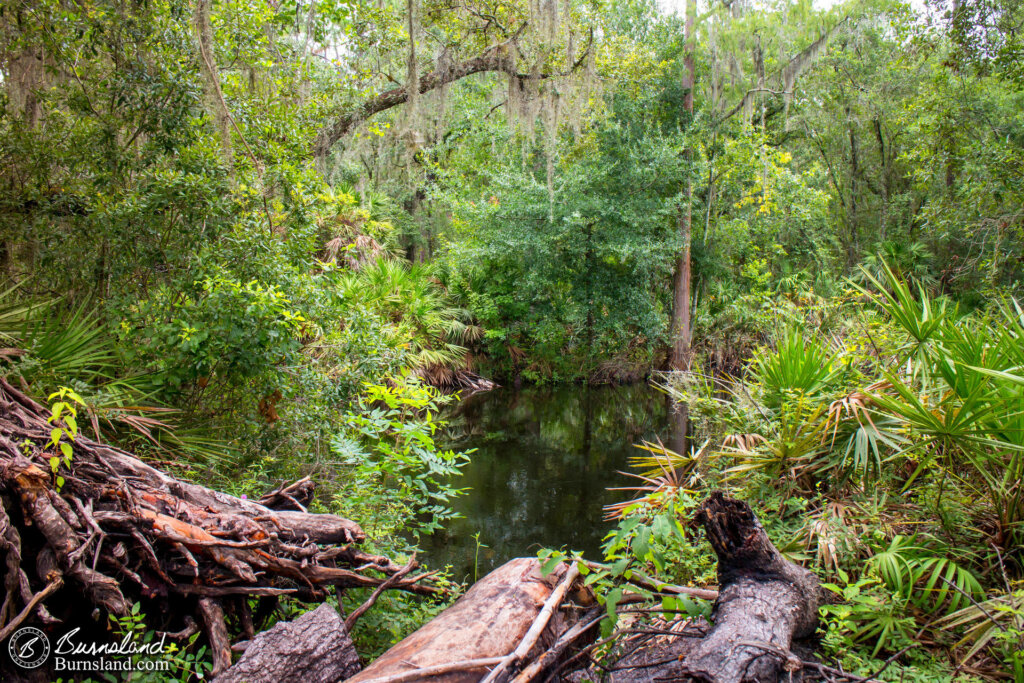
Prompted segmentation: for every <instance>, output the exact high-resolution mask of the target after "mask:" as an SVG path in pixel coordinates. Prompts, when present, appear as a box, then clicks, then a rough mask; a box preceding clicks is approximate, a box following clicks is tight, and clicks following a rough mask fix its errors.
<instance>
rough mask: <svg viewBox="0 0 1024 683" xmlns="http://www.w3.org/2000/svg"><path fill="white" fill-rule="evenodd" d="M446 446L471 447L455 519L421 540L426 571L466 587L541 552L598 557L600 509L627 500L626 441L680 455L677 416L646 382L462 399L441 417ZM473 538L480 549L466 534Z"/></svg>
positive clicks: (630, 482)
mask: <svg viewBox="0 0 1024 683" xmlns="http://www.w3.org/2000/svg"><path fill="white" fill-rule="evenodd" d="M445 419H446V420H447V421H448V422H449V426H448V430H447V438H446V439H442V441H443V442H444V445H445V446H446V447H450V448H453V449H456V450H463V451H465V450H469V449H473V448H475V449H476V452H474V453H472V454H471V455H470V462H469V463H468V464H467V465H466V466H465V467H464V468H463V470H462V472H463V476H461V477H459V478H457V479H456V480H455V481H453V484H454V485H455V486H456V487H458V488H469V491H467V492H466V493H465V494H464V495H462V496H460V497H458V498H457V499H455V500H454V501H453V503H452V508H453V509H454V510H455V511H456V512H458V513H460V514H461V515H462V517H461V518H459V519H456V520H452V521H450V522H448V523H447V524H446V527H445V528H444V529H442V530H439V531H436V532H434V534H432V535H431V536H429V537H424V538H423V539H421V543H420V545H421V547H422V548H423V555H422V557H423V559H424V560H426V561H427V562H428V563H429V564H430V566H433V567H443V566H444V565H446V564H450V565H452V567H453V569H454V578H456V579H457V580H468V581H473V580H474V577H482V576H483V575H484V574H486V573H487V572H489V571H490V570H491V569H494V568H495V567H497V566H499V565H501V564H503V563H504V562H505V561H507V560H509V559H511V558H513V557H520V556H535V555H536V554H537V551H538V550H539V549H540V548H542V547H555V548H558V547H564V548H566V549H569V550H581V551H584V552H586V553H587V555H588V556H590V557H594V558H598V559H599V558H600V546H601V539H602V537H603V536H604V535H605V534H606V533H607V532H608V531H609V529H610V528H611V527H612V523H611V522H607V521H605V520H604V512H603V510H602V506H604V505H607V504H609V503H615V502H618V501H621V500H626V499H628V498H632V497H633V496H634V492H632V491H609V490H608V488H609V487H617V486H636V485H638V484H642V482H641V481H640V480H638V479H634V478H631V477H626V476H624V475H622V474H620V473H619V471H620V470H621V471H630V466H629V462H628V460H629V458H631V457H633V456H637V455H642V454H643V451H641V450H639V449H637V448H636V447H635V444H639V443H640V442H641V441H642V440H644V439H646V440H648V441H652V442H653V441H655V439H657V438H660V439H661V440H662V441H663V442H664V444H665V445H666V447H669V448H673V449H679V448H680V447H681V444H682V439H683V436H684V434H685V419H683V418H682V417H681V416H680V414H679V413H678V412H677V411H676V410H675V409H674V408H673V405H672V403H671V401H670V400H669V399H668V397H667V396H666V395H665V394H663V393H662V392H660V391H658V390H657V389H655V388H654V387H652V386H649V385H646V384H637V385H631V386H621V387H585V386H562V387H555V388H537V387H531V388H526V389H519V390H517V389H512V388H498V389H495V390H493V391H490V392H485V393H481V394H476V395H474V396H470V397H468V398H466V399H464V400H463V401H461V402H459V403H457V404H456V405H455V406H454V407H453V408H452V409H451V410H450V411H449V413H448V414H447V415H446V416H445ZM477 532H479V534H480V537H479V543H480V545H479V547H478V545H477V540H476V539H475V538H474V535H475V534H476V533H477Z"/></svg>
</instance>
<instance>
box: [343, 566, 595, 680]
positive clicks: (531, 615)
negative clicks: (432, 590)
mask: <svg viewBox="0 0 1024 683" xmlns="http://www.w3.org/2000/svg"><path fill="white" fill-rule="evenodd" d="M578 575H579V574H578V570H577V569H576V567H575V565H574V566H572V567H567V566H565V565H561V566H559V567H558V568H557V569H556V570H555V571H554V572H552V573H551V574H549V575H548V576H547V577H544V576H542V574H541V571H540V562H539V561H538V560H536V559H532V558H518V559H515V560H511V561H510V562H507V563H505V564H504V565H502V566H501V567H498V568H497V569H495V570H494V571H492V572H491V573H490V574H488V575H487V576H485V577H484V578H482V579H481V580H480V581H478V582H477V583H476V584H475V585H474V586H473V587H472V588H470V589H469V591H468V592H467V593H466V594H465V595H463V596H462V597H461V598H460V599H459V600H458V601H456V603H455V604H454V605H452V606H451V607H449V608H448V609H446V610H445V611H444V612H442V613H441V614H439V615H438V616H437V617H435V618H434V619H433V620H432V621H430V622H429V623H427V624H426V625H425V626H423V627H422V628H420V629H419V630H418V631H416V632H415V633H413V634H412V635H410V636H408V637H407V638H405V639H404V640H402V641H401V642H399V643H398V644H397V645H395V646H394V647H392V648H391V649H390V650H388V651H387V652H385V653H384V654H383V655H381V656H380V657H379V658H378V659H377V660H376V661H375V662H373V664H371V665H370V666H368V667H367V668H365V669H363V671H362V672H360V673H359V674H357V675H356V676H354V677H352V678H350V679H348V681H347V683H371V682H372V683H402V682H403V681H420V680H423V681H430V683H476V681H480V680H483V679H485V677H486V679H487V680H494V681H498V680H507V679H508V678H509V676H510V675H511V674H513V673H514V672H515V670H516V669H518V668H519V666H520V665H521V664H522V663H523V662H524V661H526V660H529V659H532V658H533V657H536V656H540V655H541V654H543V652H544V651H545V649H546V648H547V647H548V646H549V645H551V644H552V643H553V642H554V641H555V639H556V638H557V637H558V636H559V635H561V634H562V633H563V632H564V631H565V630H566V628H567V625H568V624H569V623H570V621H571V619H567V616H566V615H565V614H563V612H562V611H561V610H559V606H560V605H561V604H562V602H563V600H565V599H566V597H567V594H568V593H569V591H570V590H571V589H573V587H574V582H575V579H576V577H577V576H578ZM585 595H586V594H585V593H584V594H579V593H577V594H576V597H577V598H578V599H580V600H581V601H582V602H587V601H588V600H587V599H586V597H585Z"/></svg>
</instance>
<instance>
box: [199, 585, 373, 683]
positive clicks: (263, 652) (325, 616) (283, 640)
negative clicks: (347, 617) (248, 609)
mask: <svg viewBox="0 0 1024 683" xmlns="http://www.w3.org/2000/svg"><path fill="white" fill-rule="evenodd" d="M358 671H359V655H358V654H357V653H356V649H355V646H354V645H352V639H351V638H349V635H348V630H347V629H346V628H345V622H344V621H342V619H341V616H339V615H338V612H337V611H336V610H335V609H334V608H333V607H331V606H330V605H328V604H326V603H325V604H323V605H320V607H318V608H316V609H315V610H313V611H311V612H306V613H305V614H303V615H302V616H301V617H299V618H298V619H296V620H295V621H291V622H280V623H278V624H277V625H275V626H274V628H272V629H270V630H269V631H264V632H263V633H260V634H259V635H257V636H256V637H255V638H253V639H252V641H250V642H249V644H248V646H247V647H246V649H245V654H243V655H242V657H241V658H240V659H239V660H238V661H237V662H235V665H234V666H232V667H231V668H230V669H228V670H227V671H225V672H224V673H222V674H221V675H220V676H217V678H216V679H215V681H216V683H278V681H298V680H301V681H302V682H303V683H336V682H337V681H343V680H345V679H347V678H348V677H350V676H352V675H354V674H356V673H357V672H358Z"/></svg>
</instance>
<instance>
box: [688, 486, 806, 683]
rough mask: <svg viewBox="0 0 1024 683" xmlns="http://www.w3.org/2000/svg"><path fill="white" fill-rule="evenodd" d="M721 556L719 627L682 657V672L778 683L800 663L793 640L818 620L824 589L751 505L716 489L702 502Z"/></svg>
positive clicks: (723, 682)
mask: <svg viewBox="0 0 1024 683" xmlns="http://www.w3.org/2000/svg"><path fill="white" fill-rule="evenodd" d="M695 521H696V522H697V523H699V524H702V525H703V526H704V530H705V532H706V533H707V535H708V540H710V541H711V545H712V547H713V548H714V549H715V553H716V554H717V555H718V581H719V585H720V586H721V588H720V589H719V596H718V599H717V600H716V601H715V608H714V614H713V621H714V624H715V625H714V628H712V629H711V631H710V632H709V633H708V634H707V636H705V637H704V638H703V639H701V640H700V641H699V642H698V643H697V645H696V646H695V647H694V648H693V649H692V650H691V651H690V652H689V653H688V654H687V656H686V658H685V659H684V660H683V671H684V673H685V675H687V676H689V677H690V680H694V681H710V682H713V683H743V682H750V683H775V681H777V680H779V676H780V672H783V671H793V670H796V669H799V667H800V662H799V660H796V659H795V658H793V657H792V655H788V656H783V655H781V654H779V653H788V652H789V650H790V644H791V643H792V641H793V639H794V638H803V637H806V636H809V635H811V634H812V633H813V632H814V629H815V628H816V627H817V624H818V605H819V602H820V597H821V595H820V587H819V584H818V578H817V577H816V576H815V575H814V574H813V573H812V572H810V571H808V570H806V569H804V568H803V567H799V566H797V565H795V564H793V563H792V562H789V561H788V560H786V559H784V558H783V557H782V555H781V554H779V551H778V550H777V549H776V548H775V546H774V545H772V542H771V540H770V539H769V538H768V535H767V534H766V533H765V531H764V529H763V528H762V527H761V524H760V522H758V520H757V517H755V516H754V513H753V512H752V511H751V510H750V507H749V506H748V505H747V504H746V503H744V502H742V501H739V500H734V499H731V498H726V497H725V496H723V495H722V493H721V492H720V491H715V492H714V493H712V494H711V497H709V498H708V499H707V500H705V501H704V502H703V503H701V505H700V507H699V508H698V511H697V515H696V518H695Z"/></svg>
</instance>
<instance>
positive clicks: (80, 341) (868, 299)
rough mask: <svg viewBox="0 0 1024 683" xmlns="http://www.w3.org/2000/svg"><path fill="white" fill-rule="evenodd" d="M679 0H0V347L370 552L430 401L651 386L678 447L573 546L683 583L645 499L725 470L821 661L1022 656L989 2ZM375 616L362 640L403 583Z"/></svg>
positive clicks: (93, 420)
mask: <svg viewBox="0 0 1024 683" xmlns="http://www.w3.org/2000/svg"><path fill="white" fill-rule="evenodd" d="M683 10H684V11H681V12H679V13H678V14H669V13H666V12H665V11H664V10H663V9H662V8H659V6H658V5H657V4H656V3H655V2H653V1H645V0H628V1H625V2H603V1H601V0H516V1H511V2H498V1H496V0H494V1H487V0H466V1H464V2H454V1H452V0H408V1H407V2H397V1H393V0H348V1H340V0H316V1H315V2H299V3H296V2H294V1H292V0H281V1H279V2H267V3H263V2H245V1H242V0H223V1H222V0H192V1H191V2H187V1H185V0H124V1H120V0H82V1H81V2H66V1H64V0H41V1H38V2H27V1H26V2H19V1H17V0H14V1H11V2H6V3H4V5H3V8H2V12H0V45H2V47H0V59H2V74H3V88H2V107H3V118H2V120H0V154H2V155H3V167H2V169H0V183H2V186H3V188H4V191H3V194H2V197H0V273H2V277H3V279H4V282H5V284H4V285H3V287H2V294H0V308H2V310H0V335H2V336H3V338H4V340H5V341H4V346H5V348H4V349H3V350H0V354H2V356H3V361H2V362H3V364H4V373H5V374H7V375H9V376H12V377H18V378H20V381H21V382H22V385H23V386H25V387H27V388H29V389H30V390H31V393H33V394H34V395H36V396H39V397H42V398H44V399H45V398H46V397H47V396H50V397H51V399H50V400H51V402H52V401H53V397H52V394H54V392H63V393H59V398H58V399H57V400H59V401H64V400H66V399H67V397H68V396H69V394H68V390H70V391H71V392H73V394H74V396H77V397H80V399H81V402H82V403H83V404H84V406H85V410H86V412H87V414H88V416H89V420H88V422H89V425H88V426H87V427H85V429H87V430H92V431H94V432H95V433H96V436H97V437H99V438H102V439H105V440H107V441H111V442H115V443H118V444H120V445H122V446H124V447H126V448H129V449H132V450H134V451H136V452H139V453H140V454H142V455H144V456H146V457H149V458H152V459H153V460H155V461H157V462H159V463H161V465H162V466H164V467H167V468H169V469H170V470H172V471H174V472H175V473H176V474H177V475H179V476H183V477H188V478H195V479H200V480H202V481H204V482H205V483H208V484H211V485H214V486H218V487H220V488H222V489H224V490H227V491H229V492H233V493H236V494H247V495H258V494H259V493H261V492H263V491H265V490H267V489H268V488H271V487H272V486H273V485H274V484H275V483H276V482H279V481H281V480H284V479H287V478H290V477H297V476H303V475H307V474H314V475H316V476H317V478H318V481H319V482H321V484H320V486H321V496H322V498H323V501H322V502H321V505H322V506H323V507H324V509H330V510H331V511H335V512H339V513H341V514H345V515H347V516H350V517H351V518H353V519H356V520H358V521H359V522H360V523H361V524H363V525H364V527H365V528H366V529H367V531H368V533H369V535H370V537H371V538H373V539H375V541H376V542H377V543H378V544H379V545H380V546H381V547H382V548H385V549H387V550H389V551H392V552H405V551H410V550H411V548H412V546H413V545H414V544H415V539H416V538H417V535H418V534H422V533H429V532H430V531H431V530H432V529H435V528H437V526H438V525H441V524H443V523H444V521H445V519H446V518H447V517H448V516H450V514H451V512H450V510H449V508H448V506H447V505H446V502H447V501H448V500H449V499H450V497H451V496H453V495H456V494H457V490H456V489H455V488H453V486H452V485H451V484H450V483H449V479H448V476H449V475H451V474H454V473H455V472H457V470H458V467H459V465H460V463H462V462H464V461H465V458H466V457H467V456H466V455H465V454H460V453H454V452H451V451H448V450H446V449H444V448H443V447H441V446H440V445H439V444H438V442H437V440H436V436H437V429H438V427H439V424H438V418H437V414H438V410H439V409H440V408H441V406H442V404H444V403H446V402H448V401H450V400H451V399H450V397H449V396H448V395H447V394H446V393H444V392H442V391H439V389H443V390H445V391H450V390H453V389H459V388H465V387H471V386H474V385H475V384H476V383H478V382H479V378H480V376H483V377H488V378H493V379H495V380H497V381H500V382H503V383H510V384H511V383H521V382H535V383H546V382H593V383H602V382H624V381H637V380H646V379H648V378H651V377H655V379H656V381H658V382H659V383H660V384H661V385H662V386H663V387H664V388H665V390H666V391H669V392H672V393H673V395H674V396H676V397H678V398H679V399H680V400H681V401H684V402H686V403H687V404H688V405H689V406H690V407H691V409H692V411H693V416H694V419H696V420H703V421H704V422H705V423H706V424H705V429H706V432H707V433H708V434H709V435H710V437H709V440H708V444H705V447H704V448H702V449H695V451H696V452H695V453H683V454H671V453H668V452H665V449H661V451H662V452H661V453H660V456H661V457H664V458H668V461H669V462H670V464H671V467H670V468H669V471H670V472H671V473H673V474H672V476H671V477H666V480H665V481H663V482H662V486H661V487H660V488H659V490H658V491H657V492H656V493H655V494H651V495H652V496H654V497H653V498H651V497H650V496H649V499H648V500H647V501H645V502H643V503H639V504H637V505H635V506H633V507H630V508H627V509H625V510H622V511H620V512H621V513H622V515H623V518H624V520H625V521H624V522H623V526H620V527H619V530H618V532H616V533H613V534H612V535H611V536H610V537H609V545H608V556H607V558H606V559H609V560H616V561H617V560H621V559H624V558H625V559H628V560H629V562H632V563H637V564H641V565H645V566H649V567H651V568H652V570H653V569H654V568H657V569H658V571H661V572H665V573H667V574H670V575H673V578H674V579H675V580H687V581H695V580H700V579H701V578H702V577H703V578H704V579H707V578H708V576H709V575H708V573H707V572H708V567H707V566H706V564H701V562H700V561H699V560H698V559H695V558H697V557H698V556H699V555H700V550H699V548H698V547H697V546H695V545H693V544H694V543H695V541H692V540H687V539H684V538H682V537H681V536H680V537H679V538H676V537H675V536H671V534H669V535H668V536H665V537H664V538H662V537H660V536H658V533H657V531H656V530H657V529H658V528H661V527H659V526H658V524H656V523H655V522H656V520H657V519H659V515H660V514H663V513H664V510H666V509H671V510H673V511H675V512H676V513H680V514H683V513H685V510H686V509H687V508H688V505H689V504H690V503H688V502H687V501H688V500H689V498H688V497H687V496H688V495H689V494H686V493H684V491H683V490H684V489H687V490H693V489H697V488H705V487H708V486H710V485H712V484H719V485H720V484H722V483H723V482H727V483H728V485H730V486H732V487H734V488H736V489H737V490H739V491H740V492H746V493H747V494H748V495H749V496H750V497H751V498H753V499H755V500H757V501H759V503H757V505H759V506H760V507H759V510H761V511H762V514H763V515H764V516H765V519H766V520H767V519H773V520H775V521H773V522H772V524H777V525H778V530H779V532H780V533H784V534H786V535H787V537H790V538H792V539H795V540H794V543H795V544H796V545H794V546H793V547H792V548H791V550H792V552H793V553H794V557H801V558H803V559H804V560H805V561H806V562H808V563H811V564H813V565H814V566H815V567H816V568H817V569H819V570H820V571H821V572H822V573H823V574H824V575H825V576H826V577H828V578H829V579H830V580H832V581H833V584H832V585H833V587H834V589H835V590H836V592H838V593H840V594H842V595H843V596H844V597H845V599H846V601H847V602H846V607H845V608H844V609H839V610H836V609H832V608H830V609H832V611H831V612H830V613H829V615H830V616H828V628H827V629H826V631H827V633H826V635H825V641H824V642H825V645H826V652H827V653H828V654H829V655H830V656H832V657H834V658H837V659H840V660H841V661H844V662H845V664H846V666H848V667H851V668H853V669H855V670H861V671H862V672H864V673H867V672H870V671H872V670H874V669H875V668H877V663H878V661H881V660H885V659H886V658H887V657H888V655H890V654H893V653H898V652H901V650H903V649H904V648H908V647H910V645H913V644H915V643H916V645H914V647H913V648H911V649H910V650H908V651H907V652H906V653H901V657H900V659H899V661H898V662H897V663H895V664H894V665H892V666H890V667H889V668H888V670H887V671H888V673H887V675H894V676H897V675H898V676H908V677H912V676H918V678H919V679H920V680H948V678H949V677H950V676H952V675H954V674H953V671H954V670H955V671H956V672H957V673H956V675H958V676H965V677H967V676H999V675H1011V676H1013V675H1015V676H1016V677H1017V679H1018V680H1024V657H1022V655H1021V652H1020V647H1019V643H1020V637H1021V633H1022V632H1024V627H1022V597H1021V588H1020V582H1019V581H1020V578H1021V575H1022V573H1021V566H1022V561H1024V558H1022V556H1021V551H1020V548H1021V539H1022V538H1024V526H1022V524H1024V484H1022V479H1021V477H1022V473H1024V458H1022V457H1021V455H1020V453H1021V451H1022V450H1024V440H1022V439H1024V437H1022V429H1024V417H1022V409H1021V401H1024V395H1022V386H1024V380H1021V374H1022V373H1021V371H1020V368H1021V367H1022V366H1024V346H1022V342H1021V335H1022V334H1024V323H1022V314H1021V309H1020V308H1019V307H1018V306H1017V304H1016V300H1015V299H1014V298H1013V297H1014V296H1019V295H1020V293H1021V276H1022V262H1024V253H1022V249H1024V240H1022V239H1021V237H1022V235H1021V231H1022V228H1024V201H1022V200H1024V93H1022V91H1024V44H1022V38H1021V33H1022V26H1024V10H1022V8H1021V7H1020V6H1018V4H1017V3H1016V2H1014V1H1013V0H956V1H954V2H945V0H934V1H933V0H928V2H925V3H923V4H921V3H904V2H899V1H896V0H848V1H847V2H845V3H839V4H834V5H832V6H829V7H827V8H819V7H816V6H815V5H813V4H812V3H811V2H810V1H809V0H795V1H791V0H778V1H776V2H763V3H762V2H756V3H752V2H745V1H744V0H733V1H732V2H723V1H719V0H713V1H709V2H706V1H705V0H701V1H700V2H689V3H686V7H684V8H683ZM670 368H674V369H676V370H690V371H691V372H689V373H686V372H676V373H673V374H666V375H660V374H655V373H656V372H657V371H660V370H666V369H670ZM723 397H725V398H723ZM76 400H77V399H76ZM655 450H658V449H655ZM712 455H713V456H714V457H712ZM655 456H656V457H657V456H658V453H655ZM469 457H471V456H469ZM710 461H713V462H710ZM709 462H710V464H709ZM55 474H56V473H55ZM738 475H742V481H741V482H738V483H737V481H736V477H737V476H738ZM780 477H782V478H783V479H784V480H785V481H786V482H787V484H786V486H784V487H782V489H779V487H777V486H774V485H773V484H772V482H776V483H777V482H778V481H779V478H780ZM680 478H685V481H684V480H683V479H680ZM659 496H671V497H672V500H673V502H672V503H671V504H669V503H666V502H665V501H664V500H661V499H660V498H659ZM691 502H692V501H691ZM652 506H653V507H652ZM666 506H668V507H667V508H666ZM630 519H633V520H637V521H635V522H630V521H629V520H630ZM645 529H646V530H647V531H644V530H645ZM652 529H654V530H655V531H652ZM665 533H666V534H667V533H668V532H665ZM652 534H653V535H652ZM638 538H640V539H641V541H638V540H637V539H638ZM659 539H660V540H659ZM668 559H672V563H671V565H672V566H674V567H675V569H671V568H666V565H667V564H669V563H668V562H667V560H668ZM864 560H867V563H866V564H865V563H864ZM615 566H619V570H618V571H619V574H620V575H621V572H622V571H623V567H622V566H620V565H618V564H616V565H615ZM605 578H606V579H607V580H609V581H614V578H615V575H614V572H611V573H610V574H609V575H608V577H604V578H602V580H605ZM353 600H355V598H353ZM286 604H287V603H286ZM384 604H385V607H386V609H384V610H383V611H381V612H379V614H378V615H377V616H373V617H369V616H368V617H367V618H366V619H365V620H364V621H363V622H361V624H360V629H361V631H360V632H359V633H358V634H357V636H358V638H359V639H361V640H360V642H361V643H362V644H365V646H366V647H368V648H370V650H371V651H373V650H374V649H377V650H379V649H380V648H382V647H384V646H385V645H386V644H387V643H388V642H392V641H394V640H396V639H397V638H398V637H400V636H401V635H402V634H403V633H405V632H407V631H408V630H409V629H410V628H412V627H413V626H414V625H415V624H417V623H419V621H420V620H422V619H423V618H424V617H425V616H426V615H427V614H429V613H432V612H434V611H436V610H437V609H439V606H438V605H431V604H427V603H421V602H416V601H414V600H413V599H412V598H408V597H395V598H391V599H390V602H385V603H384ZM979 605H981V606H982V607H980V609H979V607H978V606H979ZM986 605H987V609H986V607H985V606H986ZM290 609H295V610H297V609H302V607H301V606H299V605H291V607H290ZM972 610H973V612H972ZM612 611H614V601H612ZM993 615H995V616H993ZM277 616H278V617H280V616H282V615H277ZM275 618H276V617H275ZM940 618H941V619H946V620H947V621H946V622H945V625H944V626H942V625H941V624H937V623H936V622H935V620H936V619H940ZM957 629H959V631H957ZM942 631H950V632H951V633H953V632H955V636H950V637H946V638H945V639H943V637H940V636H939V635H938V634H939V633H940V632H942ZM858 667H859V668H858ZM911 679H912V678H906V680H911Z"/></svg>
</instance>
